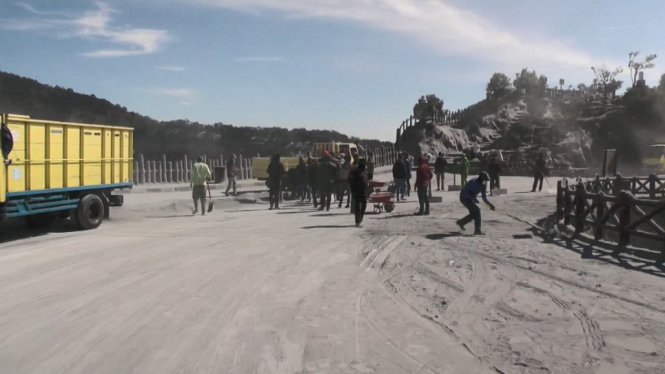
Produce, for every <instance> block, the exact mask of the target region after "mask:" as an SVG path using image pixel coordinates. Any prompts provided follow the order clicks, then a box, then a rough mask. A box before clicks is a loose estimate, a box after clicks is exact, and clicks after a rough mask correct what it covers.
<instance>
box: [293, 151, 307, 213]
mask: <svg viewBox="0 0 665 374" xmlns="http://www.w3.org/2000/svg"><path fill="white" fill-rule="evenodd" d="M296 178H297V179H298V195H299V196H300V202H304V201H305V198H306V197H307V194H308V188H307V164H306V163H305V159H304V158H302V157H300V158H298V166H297V167H296Z"/></svg>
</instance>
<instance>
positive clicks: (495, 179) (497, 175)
mask: <svg viewBox="0 0 665 374" xmlns="http://www.w3.org/2000/svg"><path fill="white" fill-rule="evenodd" d="M488 174H489V176H490V196H493V195H494V189H495V188H498V189H500V188H501V164H499V159H498V158H497V157H496V156H492V159H491V160H490V162H489V166H488Z"/></svg>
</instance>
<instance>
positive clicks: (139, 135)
mask: <svg viewBox="0 0 665 374" xmlns="http://www.w3.org/2000/svg"><path fill="white" fill-rule="evenodd" d="M0 111H2V112H4V113H16V114H26V115H29V116H31V117H32V118H39V119H45V120H52V121H65V122H82V123H94V124H103V125H118V126H129V127H133V128H134V129H135V134H134V139H135V141H134V143H135V147H134V150H135V152H136V153H142V154H144V155H145V156H146V158H149V159H156V158H159V157H161V155H162V154H166V155H167V157H169V158H171V157H174V158H175V157H181V156H182V155H183V154H188V155H190V156H195V155H197V154H208V155H215V154H217V155H218V154H230V153H235V154H242V155H245V156H255V155H256V154H257V153H260V154H261V155H270V154H274V153H282V154H285V155H291V154H297V153H299V152H306V151H308V150H311V148H312V144H313V143H316V142H331V141H340V142H348V141H352V140H353V141H359V142H360V144H361V145H362V146H365V147H369V148H375V147H380V146H387V145H390V143H388V142H380V141H378V140H361V139H356V138H352V137H349V136H347V135H344V134H340V133H338V132H336V131H328V130H306V129H292V130H288V129H284V128H278V127H271V128H262V127H238V126H232V125H229V124H223V123H221V122H220V123H215V124H213V125H204V124H200V123H197V122H190V121H187V120H175V121H166V122H161V121H157V120H154V119H152V118H150V117H147V116H143V115H140V114H138V113H135V112H131V111H129V110H127V108H125V107H122V106H120V105H117V104H113V103H111V102H109V101H108V100H104V99H100V98H98V97H96V96H95V95H85V94H80V93H77V92H75V91H74V90H72V89H71V88H63V87H59V86H56V87H52V86H49V85H45V84H42V83H39V82H38V81H36V80H33V79H29V78H24V77H21V76H18V75H15V74H10V73H5V72H0Z"/></svg>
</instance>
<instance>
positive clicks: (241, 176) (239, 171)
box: [238, 155, 245, 179]
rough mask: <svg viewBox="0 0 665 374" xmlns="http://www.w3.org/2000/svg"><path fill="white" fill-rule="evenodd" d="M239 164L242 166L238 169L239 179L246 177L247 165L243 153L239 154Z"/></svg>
mask: <svg viewBox="0 0 665 374" xmlns="http://www.w3.org/2000/svg"><path fill="white" fill-rule="evenodd" d="M238 165H239V166H240V168H239V169H238V176H239V178H238V179H245V165H244V163H243V157H242V155H240V156H238Z"/></svg>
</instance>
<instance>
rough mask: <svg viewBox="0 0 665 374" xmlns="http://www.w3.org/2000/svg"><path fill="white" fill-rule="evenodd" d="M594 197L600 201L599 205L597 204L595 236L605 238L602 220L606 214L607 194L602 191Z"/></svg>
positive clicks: (598, 238) (599, 238)
mask: <svg viewBox="0 0 665 374" xmlns="http://www.w3.org/2000/svg"><path fill="white" fill-rule="evenodd" d="M594 199H597V201H596V200H594V202H596V203H598V205H597V206H596V222H594V223H595V224H596V227H595V228H594V231H593V236H594V238H595V239H596V240H601V239H602V238H603V222H601V220H602V219H603V216H604V215H605V194H603V193H600V194H598V195H596V197H595V198H594Z"/></svg>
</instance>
